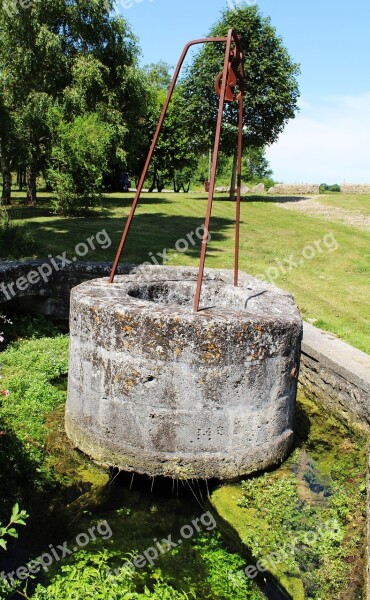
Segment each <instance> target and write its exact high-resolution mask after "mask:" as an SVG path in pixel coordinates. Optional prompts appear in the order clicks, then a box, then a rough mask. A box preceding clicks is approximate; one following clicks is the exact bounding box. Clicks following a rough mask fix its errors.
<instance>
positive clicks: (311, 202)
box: [277, 196, 370, 231]
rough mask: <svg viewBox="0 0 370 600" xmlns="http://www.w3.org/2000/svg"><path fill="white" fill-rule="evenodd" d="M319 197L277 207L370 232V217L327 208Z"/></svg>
mask: <svg viewBox="0 0 370 600" xmlns="http://www.w3.org/2000/svg"><path fill="white" fill-rule="evenodd" d="M317 198H319V196H310V197H307V198H299V199H293V198H292V199H291V200H284V201H283V202H278V203H277V206H280V208H285V209H286V210H296V211H299V212H303V213H305V214H307V215H310V216H311V217H317V218H318V219H323V220H324V221H334V222H336V223H345V224H346V225H351V226H352V227H356V228H357V229H363V230H365V231H370V217H369V216H367V215H363V214H362V213H360V212H353V211H349V210H345V209H344V208H339V207H336V206H326V205H325V204H321V203H320V202H318V201H317Z"/></svg>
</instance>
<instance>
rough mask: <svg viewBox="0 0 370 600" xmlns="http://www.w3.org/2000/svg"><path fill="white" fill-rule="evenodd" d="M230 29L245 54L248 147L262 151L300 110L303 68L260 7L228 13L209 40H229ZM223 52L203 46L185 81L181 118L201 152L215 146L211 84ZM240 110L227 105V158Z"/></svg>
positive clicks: (215, 106)
mask: <svg viewBox="0 0 370 600" xmlns="http://www.w3.org/2000/svg"><path fill="white" fill-rule="evenodd" d="M230 28H233V29H235V30H236V32H237V33H238V34H240V35H241V41H242V44H243V48H244V52H245V93H244V119H243V120H244V144H245V145H248V146H249V147H255V148H258V147H264V146H266V145H269V144H272V143H273V142H275V141H276V140H277V138H278V136H279V134H280V133H281V132H282V131H283V129H284V127H285V125H286V124H287V122H288V121H289V119H293V118H294V116H295V113H296V111H297V110H298V108H297V101H298V97H299V90H298V82H297V76H298V74H299V65H298V64H296V63H294V62H293V61H292V59H291V57H290V56H289V54H288V51H287V50H286V48H285V47H284V44H283V41H282V39H281V37H280V36H278V35H277V33H276V30H275V28H274V27H273V26H272V25H271V22H270V19H269V18H265V17H263V16H262V14H261V13H260V11H259V9H258V7H257V6H256V5H253V6H246V5H245V4H243V3H241V4H238V6H237V7H236V8H234V9H230V10H224V11H223V13H222V15H221V18H220V20H219V22H218V23H217V24H216V25H215V26H214V27H212V28H211V30H210V31H209V36H225V35H227V32H228V30H229V29H230ZM224 53H225V44H206V45H204V47H203V48H202V49H201V50H200V51H199V52H198V54H197V55H196V56H195V58H194V60H193V62H192V63H191V65H190V67H189V68H188V71H187V74H186V76H185V78H184V86H183V89H184V98H185V103H184V109H185V112H184V115H183V118H184V120H185V121H186V123H188V125H189V130H190V134H191V136H192V137H193V139H194V141H195V143H196V145H197V148H198V149H199V151H202V152H206V151H207V150H208V149H209V148H210V146H211V145H212V142H213V136H214V130H215V125H216V120H217V114H218V105H219V97H218V96H217V94H216V93H215V91H214V86H213V82H214V80H215V78H216V76H217V75H218V74H219V73H220V72H221V71H222V68H223V60H224ZM237 110H238V107H237V103H236V102H233V103H227V104H226V106H225V113H224V128H223V133H222V138H221V144H222V150H223V151H224V152H225V153H226V154H233V153H234V150H235V147H236V139H237Z"/></svg>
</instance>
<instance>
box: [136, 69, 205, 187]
mask: <svg viewBox="0 0 370 600" xmlns="http://www.w3.org/2000/svg"><path fill="white" fill-rule="evenodd" d="M171 69H172V67H171V66H170V65H168V64H167V63H164V62H163V61H160V62H159V63H158V64H152V65H149V66H146V67H144V78H145V79H144V81H145V85H146V88H147V93H148V96H147V112H146V117H145V119H144V120H143V121H142V123H141V125H140V134H139V137H140V143H141V148H139V147H138V146H137V151H138V152H140V150H141V152H140V158H139V159H136V160H135V161H131V165H130V171H131V173H134V175H135V176H136V177H137V178H138V177H139V176H140V174H141V172H142V168H143V165H144V163H145V159H146V157H147V154H148V150H149V147H150V143H151V140H152V138H153V135H154V132H155V129H156V126H157V123H158V119H159V116H160V113H161V111H162V108H163V105H164V102H165V99H166V95H167V90H168V87H169V84H170V82H171V74H170V71H171ZM183 102H184V98H183V95H182V93H181V86H180V85H179V86H178V87H177V88H176V89H175V91H174V94H173V96H172V100H171V103H170V105H169V108H168V111H167V115H166V118H165V121H164V124H163V127H162V130H161V135H160V137H159V139H158V142H157V145H156V148H155V152H154V155H153V159H152V162H151V166H150V169H149V174H148V178H149V181H150V183H149V190H150V191H153V190H154V189H157V190H158V191H162V190H163V188H164V187H165V185H166V184H169V183H172V185H173V188H174V190H175V191H180V190H181V189H182V190H183V191H184V192H186V191H189V186H190V181H191V178H192V175H193V173H194V172H195V169H196V164H197V157H196V155H195V153H194V149H193V145H192V140H191V139H190V136H189V132H188V128H187V124H186V123H185V122H184V120H183V114H184V109H183V106H182V105H183ZM136 134H138V132H137V131H136Z"/></svg>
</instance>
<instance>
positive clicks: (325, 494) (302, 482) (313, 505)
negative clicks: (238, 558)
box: [212, 397, 367, 600]
mask: <svg viewBox="0 0 370 600" xmlns="http://www.w3.org/2000/svg"><path fill="white" fill-rule="evenodd" d="M297 431H298V435H297V447H296V449H295V450H294V452H293V453H292V455H291V456H290V458H289V459H288V461H286V462H285V463H284V464H283V465H282V466H281V467H280V468H278V469H276V470H275V471H273V472H269V473H265V474H263V475H259V476H256V477H251V478H248V479H246V480H245V481H243V482H241V483H239V484H236V485H231V486H223V487H221V488H219V489H218V490H216V491H215V492H214V493H213V494H212V504H213V506H214V508H215V509H216V510H217V512H218V514H219V515H220V517H221V518H222V519H224V520H225V521H226V522H227V523H229V524H230V525H231V526H232V528H233V529H234V531H235V532H236V534H237V535H238V537H239V540H240V542H241V543H242V544H243V545H244V547H245V548H246V549H248V552H249V553H250V554H251V555H252V556H253V557H254V561H253V562H254V564H255V563H256V561H257V560H258V559H260V560H263V561H266V563H267V568H268V570H269V571H270V572H271V573H272V574H273V575H274V576H275V577H276V579H277V580H278V581H279V582H280V584H281V585H282V586H283V587H284V588H285V589H286V590H287V591H288V592H289V593H290V594H291V596H292V597H293V598H294V599H295V600H296V599H297V600H298V599H300V598H307V599H309V598H312V599H313V598H321V599H322V600H332V598H337V597H338V598H339V597H341V598H342V597H343V598H346V600H351V599H353V600H354V599H355V598H358V597H359V594H360V593H361V589H362V587H363V584H364V582H363V573H364V562H363V556H364V554H365V553H364V545H365V527H366V460H367V442H366V440H365V439H364V438H362V437H361V436H359V435H356V434H354V433H353V432H352V431H351V430H349V429H348V428H346V427H345V426H344V425H343V424H342V423H340V422H339V421H338V420H337V419H336V418H335V417H334V416H332V415H328V413H327V411H325V410H322V409H320V408H319V407H318V406H316V405H315V404H313V403H312V402H310V401H309V400H307V399H305V398H303V397H300V400H299V407H298V414H297ZM271 559H272V560H271Z"/></svg>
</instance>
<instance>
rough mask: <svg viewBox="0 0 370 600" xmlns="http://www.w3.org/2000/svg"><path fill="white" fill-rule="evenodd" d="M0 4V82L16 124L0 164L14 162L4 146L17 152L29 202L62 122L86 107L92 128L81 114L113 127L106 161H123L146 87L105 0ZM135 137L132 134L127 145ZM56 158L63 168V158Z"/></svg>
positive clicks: (132, 47)
mask: <svg viewBox="0 0 370 600" xmlns="http://www.w3.org/2000/svg"><path fill="white" fill-rule="evenodd" d="M4 6H5V5H2V7H1V8H0V89H4V90H6V102H5V108H6V110H7V111H8V113H9V115H10V116H11V117H12V122H13V123H18V124H19V127H18V134H20V135H18V142H19V144H18V146H19V147H21V148H22V152H20V149H19V148H17V149H15V148H14V144H13V146H11V145H9V144H8V145H7V146H6V148H5V149H4V150H5V151H4V152H3V153H2V166H3V167H4V166H5V169H9V168H12V167H14V163H15V161H16V156H14V155H11V152H13V154H18V156H20V155H22V157H23V160H24V161H25V167H26V168H27V180H28V196H29V200H30V201H33V202H34V201H35V200H36V176H37V173H38V172H39V171H40V170H43V171H44V170H46V167H47V166H49V165H50V161H51V162H52V168H53V169H54V171H55V168H56V163H55V160H54V159H55V153H54V154H53V150H52V149H53V145H55V144H56V145H59V149H60V143H61V138H62V137H63V136H64V135H65V128H64V127H63V123H72V122H75V119H76V118H78V117H81V116H82V115H85V117H86V119H85V123H87V124H88V123H90V124H91V126H92V127H93V130H94V131H96V126H97V120H96V118H95V117H94V118H92V119H90V120H89V118H88V116H89V115H90V114H94V115H96V116H97V118H98V119H99V121H100V122H101V123H103V124H104V123H105V124H106V125H107V127H108V128H109V130H110V131H112V128H114V133H113V134H112V139H111V140H110V142H111V143H110V148H111V152H110V159H111V162H112V163H113V166H114V164H115V163H118V164H121V163H123V162H124V160H125V156H126V154H127V147H128V145H129V142H130V140H128V139H127V138H128V131H129V130H131V129H132V127H131V125H132V124H133V123H135V120H136V119H138V118H139V117H141V116H142V114H144V111H145V90H144V88H143V85H142V83H141V80H140V77H139V76H138V73H137V71H136V66H137V56H138V53H139V50H138V46H137V42H136V38H135V37H134V36H133V34H132V33H131V30H130V28H129V26H128V24H127V23H126V21H125V20H124V19H122V18H120V17H116V16H112V15H111V13H110V8H111V6H110V4H109V2H107V0H43V2H42V3H39V2H33V3H31V4H30V5H29V6H28V8H26V9H21V8H19V9H18V10H16V11H15V12H14V14H8V10H7V9H6V8H4ZM50 114H52V118H50ZM57 117H58V118H57ZM58 119H59V121H58ZM79 124H80V125H81V122H79ZM84 130H85V133H86V128H84ZM14 132H15V129H14V127H13V133H14ZM92 138H93V139H95V136H94V135H92ZM134 141H135V138H134V136H132V138H131V142H132V145H133V146H134ZM125 147H126V148H125ZM59 165H60V168H65V169H66V168H68V164H67V162H64V163H63V161H59ZM62 165H63V167H62ZM3 172H4V170H3Z"/></svg>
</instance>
